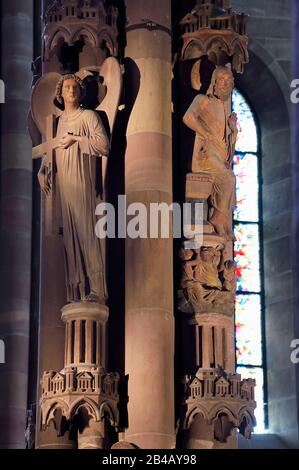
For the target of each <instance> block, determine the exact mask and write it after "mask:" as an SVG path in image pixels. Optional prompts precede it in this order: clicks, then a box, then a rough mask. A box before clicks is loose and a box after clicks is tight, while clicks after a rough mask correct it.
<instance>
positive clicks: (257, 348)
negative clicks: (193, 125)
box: [233, 90, 265, 432]
mask: <svg viewBox="0 0 299 470" xmlns="http://www.w3.org/2000/svg"><path fill="white" fill-rule="evenodd" d="M233 111H234V112H236V114H237V115H238V128H239V135H238V140H237V143H236V153H235V156H234V167H233V168H234V173H235V175H236V180H237V184H236V207H235V210H234V221H235V223H234V234H235V238H236V241H235V244H234V256H235V261H236V277H237V289H238V291H239V292H242V293H241V294H237V295H236V314H235V332H236V359H237V372H238V373H240V374H241V375H242V378H243V379H245V378H254V379H255V380H256V388H255V400H256V402H257V408H256V410H255V417H256V420H257V427H256V428H255V432H264V430H265V412H264V363H263V354H262V308H261V294H262V293H261V279H260V277H261V276H260V239H259V222H260V220H259V219H260V214H259V203H258V196H259V169H258V156H257V152H258V136H257V128H256V124H255V121H254V117H253V114H252V112H251V110H250V107H249V105H248V103H247V102H246V100H245V99H244V97H243V96H242V95H241V94H240V93H239V92H238V91H237V90H234V92H233ZM242 222H243V223H242ZM244 222H245V223H244ZM246 292H250V293H249V294H246ZM248 366H250V367H248ZM256 366H260V367H256Z"/></svg>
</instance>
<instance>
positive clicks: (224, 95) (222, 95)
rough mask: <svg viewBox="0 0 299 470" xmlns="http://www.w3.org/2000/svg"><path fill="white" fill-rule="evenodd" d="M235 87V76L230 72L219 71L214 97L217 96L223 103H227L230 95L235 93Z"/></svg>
mask: <svg viewBox="0 0 299 470" xmlns="http://www.w3.org/2000/svg"><path fill="white" fill-rule="evenodd" d="M233 87H234V77H233V74H232V73H231V72H230V71H229V70H228V71H222V70H221V71H218V73H217V77H216V82H215V87H214V95H215V96H217V98H219V99H220V100H222V101H226V100H228V99H229V97H230V94H231V93H232V91H233Z"/></svg>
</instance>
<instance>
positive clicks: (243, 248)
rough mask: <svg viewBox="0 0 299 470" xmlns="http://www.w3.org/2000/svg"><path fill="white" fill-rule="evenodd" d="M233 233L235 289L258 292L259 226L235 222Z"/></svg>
mask: <svg viewBox="0 0 299 470" xmlns="http://www.w3.org/2000/svg"><path fill="white" fill-rule="evenodd" d="M234 233H235V238H236V241H235V246H234V256H235V262H236V277H237V290H238V291H243V292H248V291H249V292H260V290H261V283H260V258H259V226H258V224H236V225H235V227H234Z"/></svg>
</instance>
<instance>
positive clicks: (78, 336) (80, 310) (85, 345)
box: [62, 302, 109, 371]
mask: <svg viewBox="0 0 299 470" xmlns="http://www.w3.org/2000/svg"><path fill="white" fill-rule="evenodd" d="M108 316H109V310H108V307H106V306H105V305H100V304H96V303H93V302H78V303H74V304H69V305H66V306H65V307H64V308H63V309H62V321H63V322H64V323H65V360H64V361H65V367H76V368H77V370H80V371H84V370H91V369H92V368H93V367H95V366H96V365H97V364H101V366H103V367H105V366H106V323H107V320H108Z"/></svg>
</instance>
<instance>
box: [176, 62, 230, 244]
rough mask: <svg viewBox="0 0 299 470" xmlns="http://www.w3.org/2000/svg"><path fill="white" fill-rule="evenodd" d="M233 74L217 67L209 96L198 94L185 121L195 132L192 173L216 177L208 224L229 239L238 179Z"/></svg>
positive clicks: (226, 69)
mask: <svg viewBox="0 0 299 470" xmlns="http://www.w3.org/2000/svg"><path fill="white" fill-rule="evenodd" d="M233 86H234V78H233V74H232V72H231V71H230V70H229V69H228V68H226V67H217V68H216V69H215V71H214V73H213V75H212V80H211V85H210V88H209V90H208V92H207V94H206V95H197V96H196V97H195V99H194V100H193V102H192V104H191V106H190V107H189V109H188V110H187V112H186V114H185V116H184V118H183V121H184V123H185V124H186V126H188V127H189V128H190V129H192V130H193V131H195V132H196V137H195V144H194V149H193V157H192V172H193V173H201V172H205V173H208V174H210V175H211V176H212V178H213V191H212V194H211V196H210V204H211V207H212V209H213V211H212V214H211V218H210V219H209V221H210V222H211V224H212V225H213V226H214V228H215V231H216V232H217V233H218V234H219V235H221V236H224V237H230V236H231V233H230V228H229V226H230V217H231V210H232V207H233V206H234V203H235V176H234V174H233V171H232V159H233V155H234V151H235V143H236V140H237V134H238V131H237V116H236V114H235V113H231V111H230V109H231V105H230V99H231V93H232V90H233Z"/></svg>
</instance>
